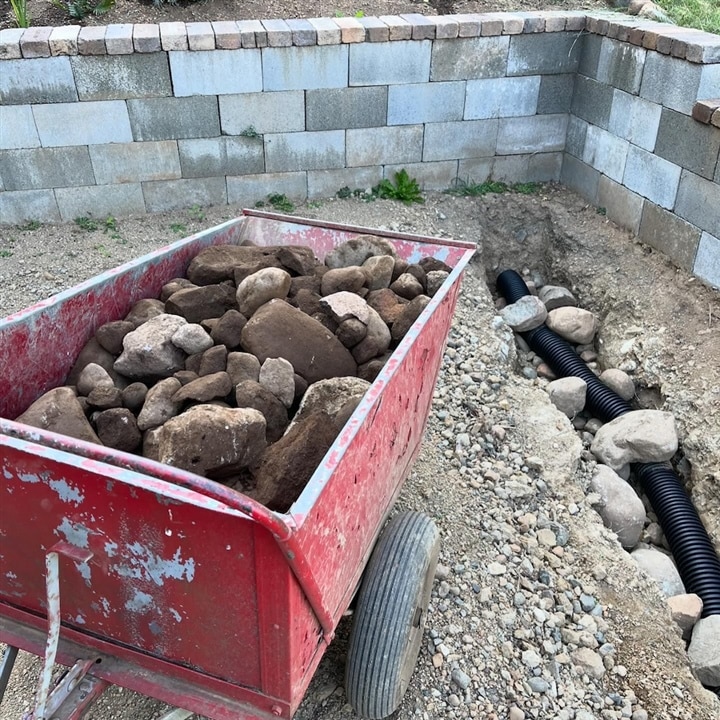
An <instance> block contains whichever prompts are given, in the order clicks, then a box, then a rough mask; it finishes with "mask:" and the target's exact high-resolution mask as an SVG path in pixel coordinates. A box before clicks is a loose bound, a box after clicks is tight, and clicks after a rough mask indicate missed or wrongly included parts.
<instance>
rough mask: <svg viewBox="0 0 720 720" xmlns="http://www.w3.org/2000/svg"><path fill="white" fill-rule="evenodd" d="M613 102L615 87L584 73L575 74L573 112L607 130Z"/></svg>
mask: <svg viewBox="0 0 720 720" xmlns="http://www.w3.org/2000/svg"><path fill="white" fill-rule="evenodd" d="M612 103H613V88H611V87H610V86H609V85H605V84H604V83H599V82H597V81H596V80H592V79H590V78H586V77H584V76H583V75H576V76H575V91H574V93H573V99H572V105H571V108H572V113H573V115H577V116H578V117H580V118H582V119H583V120H587V121H588V122H589V123H592V124H593V125H599V126H600V127H601V128H604V129H605V130H607V128H608V124H609V122H610V111H611V110H612Z"/></svg>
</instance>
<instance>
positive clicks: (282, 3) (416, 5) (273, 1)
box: [0, 0, 607, 28]
mask: <svg viewBox="0 0 720 720" xmlns="http://www.w3.org/2000/svg"><path fill="white" fill-rule="evenodd" d="M92 3H93V0H90V4H91V5H92ZM65 4H66V5H67V4H68V3H65ZM585 9H594V10H597V9H607V5H606V3H605V2H604V1H603V0H580V1H578V0H489V1H487V2H483V0H467V1H466V0H457V1H455V0H429V2H428V1H426V0H423V1H422V2H413V1H412V0H331V1H330V2H317V0H267V1H265V0H242V2H241V1H240V0H200V1H199V2H182V1H181V2H178V3H176V4H169V3H162V4H161V3H158V4H157V5H156V4H154V3H153V2H151V1H149V0H116V2H115V6H114V7H113V8H112V9H111V10H110V11H109V12H107V13H105V14H103V15H99V16H94V15H87V16H86V17H85V18H84V19H83V20H82V21H80V22H78V20H77V19H74V18H72V17H70V15H69V14H68V13H67V12H66V11H65V10H63V9H62V8H61V7H57V4H56V3H53V2H52V0H28V10H29V12H30V16H31V18H32V20H31V24H32V25H34V26H40V25H77V24H81V25H109V24H111V23H159V22H174V21H184V22H207V21H213V20H254V19H272V18H282V19H289V18H315V17H339V16H348V17H353V16H356V15H358V14H360V13H362V14H363V15H364V16H365V17H370V16H375V17H377V16H379V15H399V14H402V13H422V14H423V15H449V14H452V13H475V12H494V11H502V12H508V11H517V10H520V11H523V10H585ZM14 26H15V22H14V20H13V14H12V10H11V9H10V3H9V0H0V28H3V27H14Z"/></svg>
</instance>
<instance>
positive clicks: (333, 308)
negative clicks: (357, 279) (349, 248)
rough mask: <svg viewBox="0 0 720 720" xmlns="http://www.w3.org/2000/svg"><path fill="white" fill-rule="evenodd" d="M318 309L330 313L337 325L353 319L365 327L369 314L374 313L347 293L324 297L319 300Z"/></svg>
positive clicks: (363, 302)
mask: <svg viewBox="0 0 720 720" xmlns="http://www.w3.org/2000/svg"><path fill="white" fill-rule="evenodd" d="M330 272H332V270H331V271H330ZM320 307H321V308H322V309H323V310H325V311H326V312H328V313H330V315H331V317H332V318H333V319H334V320H335V322H337V323H342V322H343V321H344V320H348V319H350V318H355V319H357V320H359V321H360V322H361V323H363V324H364V325H367V324H368V322H369V320H370V312H371V311H372V312H375V311H374V310H372V308H371V307H370V306H369V305H368V304H367V302H365V300H363V298H361V297H360V296H359V295H356V294H355V293H352V292H347V291H341V292H336V293H333V294H331V295H326V296H325V297H323V298H322V299H321V300H320Z"/></svg>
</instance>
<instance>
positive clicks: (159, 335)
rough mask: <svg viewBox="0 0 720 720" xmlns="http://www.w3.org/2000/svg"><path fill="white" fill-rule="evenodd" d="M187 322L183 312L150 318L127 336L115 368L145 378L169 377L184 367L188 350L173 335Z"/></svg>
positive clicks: (129, 375) (137, 377)
mask: <svg viewBox="0 0 720 720" xmlns="http://www.w3.org/2000/svg"><path fill="white" fill-rule="evenodd" d="M181 292H186V291H181ZM176 294H177V293H176ZM186 323H187V321H186V320H185V319H184V318H182V317H180V316H179V315H169V314H162V315H157V316H155V317H153V318H150V320H148V321H147V322H145V323H143V324H142V325H140V327H138V328H137V330H133V331H132V332H131V333H128V334H127V335H126V336H125V338H124V339H123V348H124V349H123V352H122V355H120V357H119V358H118V359H117V360H116V361H115V364H114V368H115V370H116V371H117V372H119V373H122V374H123V375H125V376H127V377H129V378H133V379H141V378H145V377H169V376H170V375H172V374H173V373H174V372H177V371H178V370H182V369H184V367H185V353H184V352H183V351H182V350H181V349H180V348H179V347H177V346H175V345H173V342H172V337H173V335H174V334H175V333H176V332H177V331H178V330H179V329H180V327H182V326H183V325H185V324H186Z"/></svg>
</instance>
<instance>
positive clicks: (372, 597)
mask: <svg viewBox="0 0 720 720" xmlns="http://www.w3.org/2000/svg"><path fill="white" fill-rule="evenodd" d="M439 554H440V532H439V531H438V529H437V526H436V525H435V523H434V522H433V521H432V520H431V519H430V518H429V517H428V516H427V515H423V514H422V513H419V512H404V513H400V514H399V515H396V516H395V517H394V518H393V519H392V520H391V521H390V522H389V523H388V524H387V526H386V527H385V529H384V530H383V532H382V534H381V535H380V539H379V540H378V542H377V544H376V545H375V548H374V550H373V553H372V556H371V557H370V562H369V563H368V565H367V567H366V569H365V572H364V574H363V579H362V583H361V585H360V589H359V591H358V595H357V602H356V606H355V613H354V618H353V627H352V630H351V632H350V641H349V646H348V653H347V664H346V668H345V692H346V694H347V699H348V702H349V703H350V705H351V706H352V708H353V710H355V712H356V713H357V714H358V715H360V716H361V717H364V718H372V719H373V720H379V719H380V718H385V717H387V716H388V715H390V714H392V713H393V712H395V710H397V708H398V707H399V705H400V702H401V701H402V698H403V695H404V694H405V691H406V690H407V688H408V685H409V683H410V677H411V676H412V673H413V670H414V669H415V664H416V662H417V657H418V653H419V652H420V643H421V642H422V636H423V629H424V627H425V617H426V614H427V606H428V603H429V602H430V593H431V591H432V584H433V579H434V577H435V567H436V566H437V561H438V556H439Z"/></svg>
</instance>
